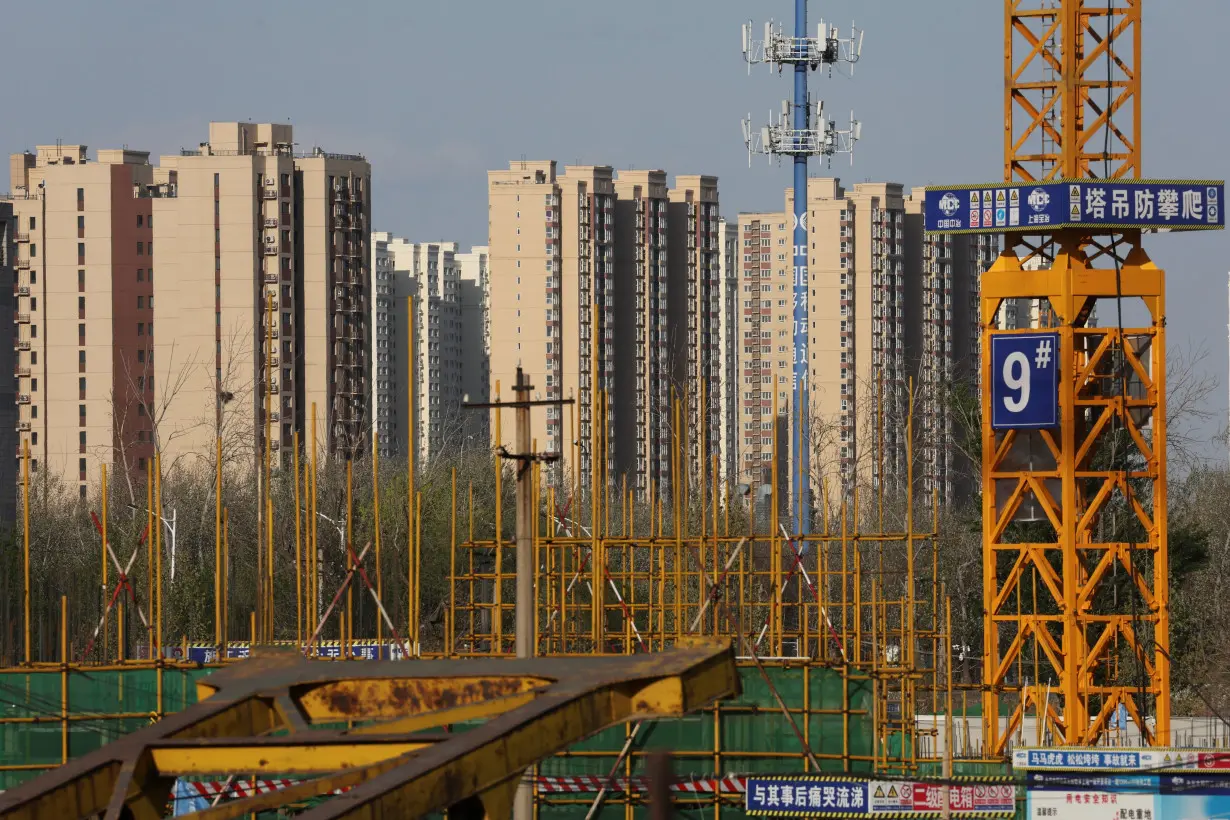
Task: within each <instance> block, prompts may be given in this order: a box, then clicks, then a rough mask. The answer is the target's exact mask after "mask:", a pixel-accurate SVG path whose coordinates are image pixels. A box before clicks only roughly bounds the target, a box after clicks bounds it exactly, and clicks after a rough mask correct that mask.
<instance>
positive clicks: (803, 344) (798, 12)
mask: <svg viewBox="0 0 1230 820" xmlns="http://www.w3.org/2000/svg"><path fill="white" fill-rule="evenodd" d="M794 36H795V43H796V45H795V48H796V49H801V50H804V51H805V50H806V49H807V43H806V38H807V0H794ZM810 70H811V67H810V66H809V65H808V64H807V62H806V61H805V60H800V61H799V62H796V63H795V64H794V130H795V131H796V132H803V131H806V130H807V128H808V123H809V120H810V119H811V116H810V111H809V107H808V100H807V73H808V72H809V71H810ZM807 248H808V241H807V152H806V151H799V152H797V153H796V154H795V155H794V379H793V381H794V401H793V406H794V424H793V425H792V426H793V428H794V429H793V430H792V431H791V432H792V438H793V439H794V446H793V447H792V448H791V453H790V471H791V487H792V489H793V492H792V493H791V496H792V499H793V505H794V510H793V514H792V516H791V517H792V518H793V519H794V526H795V532H796V533H798V534H799V535H806V534H807V533H808V530H809V529H810V524H811V453H810V450H811V447H810V437H809V435H808V429H807V428H808V371H809V370H810V369H811V367H810V365H811V356H810V355H808V331H809V329H810V328H809V326H808V318H807V294H808V275H807Z"/></svg>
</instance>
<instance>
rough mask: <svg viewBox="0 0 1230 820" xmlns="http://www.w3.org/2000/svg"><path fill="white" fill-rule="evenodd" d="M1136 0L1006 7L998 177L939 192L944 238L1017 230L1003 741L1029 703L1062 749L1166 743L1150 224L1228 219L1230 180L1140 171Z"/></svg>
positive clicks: (1158, 279) (999, 656)
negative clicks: (1117, 742)
mask: <svg viewBox="0 0 1230 820" xmlns="http://www.w3.org/2000/svg"><path fill="white" fill-rule="evenodd" d="M1142 5H1143V0H1115V1H1114V2H1110V1H1109V0H1099V2H1098V3H1096V4H1095V3H1093V2H1084V0H1005V17H1004V20H1005V27H1004V70H1005V78H1004V79H1005V82H1004V182H1003V183H994V184H990V185H979V186H956V187H949V188H940V187H936V188H930V189H928V193H927V223H928V229H929V230H931V231H932V232H935V233H977V232H986V233H991V232H995V233H1003V234H1004V236H1005V238H1006V241H1005V250H1004V252H1003V253H1002V254H1001V256H1000V257H999V259H998V260H997V261H996V262H995V264H994V265H993V266H992V267H991V269H990V270H989V271H987V272H986V273H985V274H984V276H983V277H982V281H981V297H980V299H981V319H980V320H981V325H982V369H981V385H982V390H981V393H982V504H983V575H984V578H983V594H984V636H983V637H984V644H983V704H982V705H983V714H984V727H985V728H984V731H985V741H986V747H987V751H988V752H989V753H991V754H994V755H999V754H1002V753H1003V752H1004V750H1005V749H1006V748H1007V746H1008V744H1009V742H1010V740H1011V737H1012V735H1013V733H1014V732H1015V731H1017V729H1018V728H1019V727H1020V726H1021V724H1022V721H1023V720H1024V719H1025V718H1026V717H1027V716H1029V715H1033V716H1035V717H1036V719H1037V720H1039V721H1041V722H1042V723H1043V726H1044V728H1045V731H1046V732H1047V734H1048V735H1049V737H1050V738H1051V740H1052V742H1054V743H1056V744H1060V745H1096V744H1098V743H1099V742H1101V741H1102V740H1103V739H1104V738H1105V736H1106V735H1107V734H1108V732H1110V731H1111V729H1112V727H1113V726H1115V725H1126V724H1127V721H1128V720H1129V719H1130V720H1131V721H1132V722H1133V723H1134V725H1135V727H1137V730H1138V731H1139V733H1140V736H1141V738H1142V740H1143V742H1145V743H1147V744H1151V745H1165V744H1166V743H1167V742H1168V741H1169V737H1170V656H1169V647H1170V639H1169V602H1168V589H1167V587H1168V577H1169V576H1168V557H1167V544H1166V378H1165V349H1166V346H1165V341H1166V332H1165V323H1166V322H1165V287H1164V285H1165V276H1164V273H1163V271H1161V270H1160V269H1159V268H1158V267H1157V266H1156V265H1154V264H1153V262H1152V261H1151V260H1150V259H1149V257H1148V255H1147V254H1146V253H1145V250H1144V248H1143V246H1142V244H1141V235H1142V233H1145V232H1151V231H1154V230H1172V231H1173V230H1197V229H1206V230H1207V229H1220V228H1224V225H1225V219H1224V214H1223V213H1222V212H1221V207H1220V206H1221V201H1222V198H1223V191H1224V185H1223V184H1222V183H1220V182H1210V181H1173V180H1171V181H1158V180H1150V181H1145V180H1141V179H1140V172H1141V160H1140V152H1141V139H1140V136H1141V99H1140V71H1139V66H1140V59H1141V7H1142ZM1098 300H1109V301H1103V302H1102V307H1101V308H1100V309H1099V315H1100V319H1101V320H1102V321H1100V325H1101V326H1095V324H1094V323H1093V322H1092V321H1091V317H1092V316H1093V315H1094V307H1095V305H1096V304H1097V303H1098ZM1124 300H1131V301H1132V302H1133V303H1134V304H1139V303H1143V305H1144V308H1145V309H1146V311H1147V317H1148V321H1147V323H1140V324H1141V326H1139V327H1124V325H1123V312H1122V306H1123V303H1124ZM1107 320H1109V322H1108V321H1107Z"/></svg>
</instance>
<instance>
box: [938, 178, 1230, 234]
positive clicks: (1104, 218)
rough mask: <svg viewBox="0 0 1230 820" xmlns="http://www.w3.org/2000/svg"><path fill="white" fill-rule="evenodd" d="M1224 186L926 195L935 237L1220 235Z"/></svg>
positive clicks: (1170, 183)
mask: <svg viewBox="0 0 1230 820" xmlns="http://www.w3.org/2000/svg"><path fill="white" fill-rule="evenodd" d="M1225 188H1226V184H1225V182H1223V181H1209V180H1098V179H1082V180H1066V181H1061V182H1043V183H1027V184H1014V185H1004V184H1002V183H999V184H994V183H993V184H989V185H958V186H954V187H949V188H941V187H928V188H927V189H926V190H927V196H926V229H927V232H928V233H935V234H962V233H1008V232H1018V233H1050V232H1052V231H1057V230H1063V229H1067V228H1100V229H1103V230H1172V231H1199V230H1222V229H1224V228H1225V227H1226V213H1225V211H1224V210H1223V207H1222V206H1223V205H1224V202H1225Z"/></svg>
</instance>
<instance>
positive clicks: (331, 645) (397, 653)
mask: <svg viewBox="0 0 1230 820" xmlns="http://www.w3.org/2000/svg"><path fill="white" fill-rule="evenodd" d="M274 645H275V646H283V647H292V648H293V647H294V643H293V642H284V641H283V642H279V643H275V644H274ZM343 651H344V650H343V647H342V645H341V643H339V642H338V641H317V642H316V644H315V645H314V646H313V649H312V656H313V657H317V658H330V659H332V658H341V657H342V653H343ZM349 651H350V657H352V658H353V659H354V660H367V661H371V660H392V661H397V660H401V659H402V658H403V657H404V656H405V652H403V651H402V647H401V646H399V645H398V644H396V643H392V642H389V643H385V644H383V645H381V644H378V643H376V642H375V641H355V642H354V643H353V644H352V645H351V646H350V648H349ZM162 654H163V657H165V658H167V659H169V660H173V661H183V660H187V661H188V662H189V663H217V662H218V647H216V646H211V645H206V644H188V654H187V656H185V655H184V647H183V645H182V644H181V645H179V646H167V647H164V648H163V650H162ZM249 654H250V652H249V649H248V644H247V643H233V644H228V645H227V647H226V657H227V658H229V659H231V660H239V659H242V658H246V657H248V655H249ZM137 657H139V658H144V657H146V655H145V647H144V646H140V647H138V648H137Z"/></svg>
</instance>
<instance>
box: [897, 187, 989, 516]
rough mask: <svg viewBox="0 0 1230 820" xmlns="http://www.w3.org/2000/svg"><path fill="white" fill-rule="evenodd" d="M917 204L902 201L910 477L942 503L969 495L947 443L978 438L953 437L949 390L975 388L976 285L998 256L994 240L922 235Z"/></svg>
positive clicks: (916, 196)
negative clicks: (911, 381) (910, 380)
mask: <svg viewBox="0 0 1230 820" xmlns="http://www.w3.org/2000/svg"><path fill="white" fill-rule="evenodd" d="M925 196H926V194H925V191H924V190H923V189H922V188H915V189H914V190H913V191H912V192H911V194H910V195H909V196H908V197H906V199H905V210H906V217H905V225H906V231H905V237H906V300H905V301H906V304H907V305H909V306H911V307H912V308H913V309H914V310H916V311H917V310H921V314H920V315H919V316H918V317H917V318H916V320H915V318H914V317H912V316H911V317H908V318H909V319H911V321H909V322H908V324H907V341H908V344H907V350H908V354H909V367H910V370H911V371H912V372H913V373H914V374H915V379H916V386H915V403H914V442H915V456H916V461H915V465H914V474H915V476H916V477H918V479H919V482H920V483H919V485H918V489H920V490H921V491H922V492H925V493H931V492H933V491H934V492H936V493H937V494H938V495H939V497H940V499H941V500H942V501H948V500H952V499H954V498H956V497H957V495H958V494H960V493H962V492H966V491H968V490H969V489H971V488H970V487H969V486H968V481H964V482H963V481H962V480H961V479H962V477H963V476H964V477H966V478H968V476H970V475H971V472H970V468H971V467H973V466H974V465H970V464H961V462H963V461H964V457H963V456H962V454H961V452H960V450H959V449H958V448H957V447H955V446H954V442H955V441H956V440H957V437H966V436H969V435H971V434H972V435H974V436H978V435H980V432H979V431H977V430H962V429H960V428H961V425H962V423H963V420H962V419H961V418H960V417H959V416H957V415H956V414H955V413H954V412H953V402H954V400H955V399H956V397H955V395H954V390H955V389H957V388H958V387H959V386H960V385H961V384H962V383H964V384H966V385H976V384H977V381H978V379H979V377H980V375H981V368H980V365H979V356H980V347H981V338H982V334H981V328H980V321H981V319H980V316H979V310H980V307H979V283H980V277H981V276H982V274H983V272H984V271H986V270H987V269H988V268H990V266H991V264H992V263H993V262H994V261H995V257H996V256H997V255H998V253H999V240H998V238H997V237H995V236H993V235H990V234H970V235H967V236H930V235H928V234H927V233H926V231H925V229H924V226H925V216H924V215H925V207H924V205H925ZM973 395H977V394H976V393H974V394H973ZM962 467H963V468H964V469H961V468H962Z"/></svg>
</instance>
